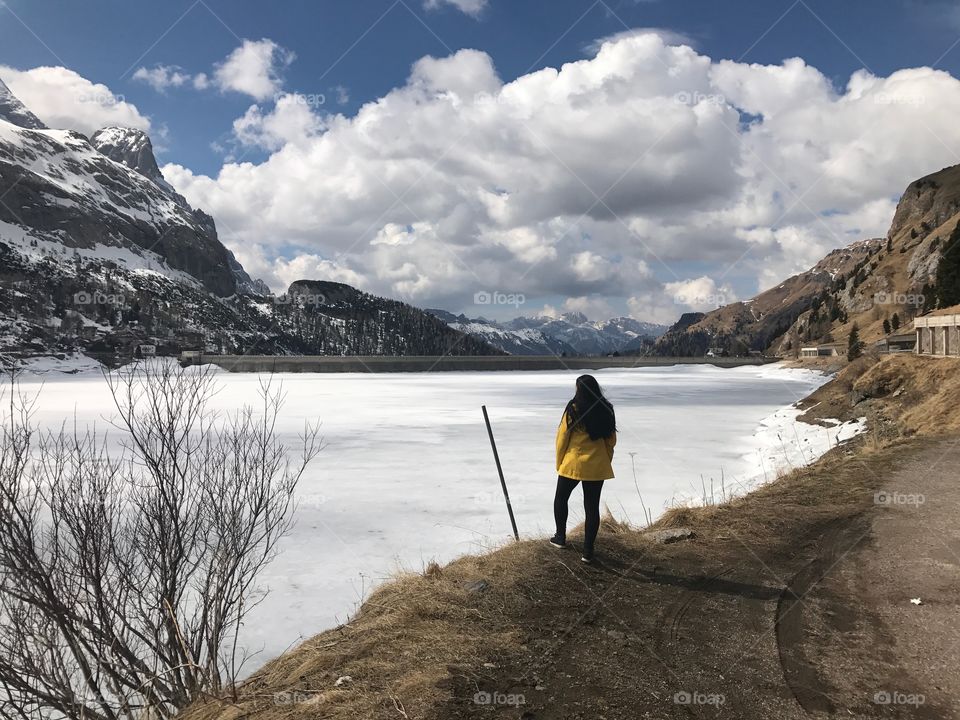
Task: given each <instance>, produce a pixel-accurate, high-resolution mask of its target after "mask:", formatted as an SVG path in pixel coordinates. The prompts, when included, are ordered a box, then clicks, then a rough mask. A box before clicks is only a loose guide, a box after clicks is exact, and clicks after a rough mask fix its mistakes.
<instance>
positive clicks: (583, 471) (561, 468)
mask: <svg viewBox="0 0 960 720" xmlns="http://www.w3.org/2000/svg"><path fill="white" fill-rule="evenodd" d="M616 444H617V433H616V432H614V433H613V434H612V435H611V436H610V437H608V438H600V439H599V440H591V439H590V435H589V434H588V433H587V432H586V431H585V430H584V429H583V428H578V427H573V428H571V427H570V426H569V424H568V422H567V413H566V412H564V413H563V417H562V418H561V419H560V427H558V428H557V474H558V475H562V476H563V477H568V478H570V479H571V480H609V479H610V478H612V477H613V465H612V462H613V446H614V445H616Z"/></svg>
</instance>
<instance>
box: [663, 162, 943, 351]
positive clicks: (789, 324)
mask: <svg viewBox="0 0 960 720" xmlns="http://www.w3.org/2000/svg"><path fill="white" fill-rule="evenodd" d="M958 222H960V165H958V166H954V167H949V168H945V169H943V170H940V171H939V172H936V173H933V174H931V175H928V176H926V177H923V178H921V179H919V180H916V181H914V182H912V183H911V184H910V185H909V186H908V187H907V189H906V191H905V192H904V193H903V196H902V197H901V198H900V202H899V203H898V204H897V210H896V213H895V214H894V217H893V221H892V223H891V226H890V230H889V232H888V234H887V237H886V238H885V239H871V240H861V241H858V242H856V243H853V244H852V245H850V246H849V247H846V248H843V249H840V250H834V251H833V252H831V253H830V254H829V255H827V256H826V257H825V258H824V259H823V260H821V261H820V262H818V263H817V264H816V265H815V266H814V267H813V268H811V269H810V270H808V271H806V272H804V273H800V274H799V275H795V276H793V277H791V278H789V279H788V280H786V281H784V282H783V283H782V284H781V285H779V286H777V287H776V288H772V289H770V290H767V291H765V292H763V293H760V294H759V295H757V296H756V297H755V298H753V299H752V300H748V301H745V302H738V303H733V304H731V305H727V306H725V307H722V308H719V309H717V310H714V311H712V312H710V313H707V314H706V315H705V316H703V317H702V319H700V320H699V321H698V322H695V323H692V324H687V325H686V326H684V327H680V326H675V327H674V328H671V330H670V331H669V332H668V333H667V334H666V335H664V336H663V337H662V338H661V339H660V341H659V342H658V344H657V347H656V352H657V354H694V355H702V354H705V353H706V351H707V349H708V348H711V347H713V348H720V349H722V350H724V351H726V352H729V353H730V354H735V355H739V354H744V353H745V352H747V351H748V350H761V351H765V352H767V353H769V354H776V355H782V356H784V357H791V356H796V355H797V353H798V351H799V348H800V347H801V346H803V345H807V344H816V343H820V342H831V341H840V342H842V341H845V340H846V338H847V337H848V336H849V334H850V330H851V329H852V327H853V325H854V324H856V325H857V327H858V328H859V330H860V337H861V340H863V341H865V342H868V343H869V342H872V341H874V340H878V339H880V338H881V337H883V336H884V328H883V323H884V320H888V321H892V320H893V316H894V315H895V314H896V315H897V317H898V319H899V321H900V326H901V327H908V326H909V323H910V322H911V321H912V320H913V318H914V317H916V316H917V315H918V314H921V313H922V312H924V311H925V309H929V307H930V306H931V301H932V298H928V297H926V295H929V292H926V293H925V288H926V286H928V285H930V284H932V283H933V281H934V279H935V276H936V269H937V263H938V262H939V259H940V248H942V247H943V245H944V244H945V243H946V241H947V239H948V238H949V237H950V235H951V233H953V232H954V230H955V229H956V228H957V225H958ZM925 306H926V308H925Z"/></svg>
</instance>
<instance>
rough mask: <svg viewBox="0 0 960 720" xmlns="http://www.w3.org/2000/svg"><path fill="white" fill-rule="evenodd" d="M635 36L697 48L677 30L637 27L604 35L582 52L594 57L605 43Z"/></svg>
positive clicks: (693, 42)
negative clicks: (656, 38)
mask: <svg viewBox="0 0 960 720" xmlns="http://www.w3.org/2000/svg"><path fill="white" fill-rule="evenodd" d="M637 35H656V36H657V37H659V38H660V39H661V40H662V41H663V42H664V44H666V45H688V46H690V47H692V48H695V47H696V46H697V43H696V41H695V40H694V39H693V38H691V37H690V36H689V35H687V34H686V33H682V32H679V31H677V30H670V29H669V28H658V27H638V28H631V29H630V30H621V31H620V32H617V33H613V34H612V35H606V36H604V37H601V38H597V39H596V40H594V41H593V42H590V43H588V44H587V45H586V46H585V47H584V50H586V51H587V52H588V53H590V54H591V55H596V54H597V53H598V52H600V48H602V47H603V46H604V45H605V44H607V43H618V42H620V41H621V40H624V39H626V38H630V37H636V36H637Z"/></svg>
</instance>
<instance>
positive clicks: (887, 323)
mask: <svg viewBox="0 0 960 720" xmlns="http://www.w3.org/2000/svg"><path fill="white" fill-rule="evenodd" d="M891 332H892V330H891V327H890V321H889V320H888V319H887V318H884V319H883V334H884V335H889V334H890V333H891Z"/></svg>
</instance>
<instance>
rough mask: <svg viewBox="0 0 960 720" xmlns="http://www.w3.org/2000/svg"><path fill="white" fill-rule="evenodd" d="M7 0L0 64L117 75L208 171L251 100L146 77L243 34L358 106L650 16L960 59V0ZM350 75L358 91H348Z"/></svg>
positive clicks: (502, 67) (536, 61) (703, 33)
mask: <svg viewBox="0 0 960 720" xmlns="http://www.w3.org/2000/svg"><path fill="white" fill-rule="evenodd" d="M5 4H6V5H7V6H8V8H9V10H8V11H7V13H6V17H4V12H3V11H2V10H0V64H4V65H11V66H13V67H18V68H21V69H23V68H30V67H36V66H39V65H51V64H63V65H65V66H66V67H69V68H72V69H73V70H76V71H77V72H78V73H80V74H81V75H83V76H84V77H86V78H88V79H90V80H92V81H95V82H101V83H104V84H106V85H108V86H109V87H110V88H111V89H112V90H113V91H114V92H116V93H118V94H122V95H123V96H124V97H125V98H127V99H128V100H130V101H131V102H133V103H134V104H136V106H137V107H138V108H140V109H141V110H142V111H143V112H144V113H145V114H147V115H149V116H151V117H152V118H154V119H155V121H156V122H157V124H160V125H165V126H167V128H168V129H169V137H168V139H167V140H166V142H165V143H164V145H165V151H166V152H165V156H164V158H163V159H164V160H167V161H175V162H180V163H184V164H187V165H190V166H191V167H193V168H195V169H197V170H199V171H203V172H215V171H216V169H217V168H218V167H219V164H220V162H221V160H222V157H221V156H220V155H218V154H217V153H216V152H213V151H212V150H211V148H210V144H211V143H212V142H214V141H216V140H217V139H218V138H220V137H221V136H223V135H224V134H226V133H229V130H230V124H231V123H232V121H233V119H234V118H235V117H236V116H237V115H239V114H241V113H242V112H243V111H244V110H245V109H246V107H247V106H248V105H249V98H245V97H242V96H239V95H229V94H227V95H216V94H213V95H198V94H196V93H190V92H188V91H186V90H184V91H181V92H170V93H168V94H167V95H157V93H154V92H151V90H150V89H149V88H148V87H145V86H144V85H143V84H142V83H138V82H136V81H134V80H132V79H131V76H132V74H133V71H134V70H135V69H136V68H139V67H142V66H147V67H150V66H153V65H156V64H163V65H177V66H180V67H182V68H184V69H185V70H187V71H192V72H201V71H207V70H209V68H210V67H211V66H212V65H213V64H214V63H216V62H218V61H220V60H222V59H223V58H224V57H225V56H226V55H227V54H228V53H229V52H230V51H231V50H232V49H233V48H234V47H236V45H237V43H238V39H240V38H250V39H260V38H263V37H268V38H271V39H273V40H275V41H276V42H278V43H279V44H280V45H282V46H283V47H285V48H288V49H290V50H292V51H294V52H295V53H296V55H297V59H296V61H295V62H293V63H292V64H291V65H290V67H289V68H288V69H287V71H286V73H285V74H286V78H287V87H288V88H289V89H291V90H294V91H297V92H300V93H304V94H308V95H324V96H325V100H326V101H327V103H328V105H329V106H330V107H331V108H333V109H335V110H336V111H338V112H345V113H348V114H352V113H353V112H355V111H356V109H357V108H358V107H359V106H360V105H361V104H362V103H364V102H366V101H369V100H373V99H376V98H378V97H381V96H382V95H384V94H385V93H386V92H388V91H389V90H390V89H391V88H394V87H396V86H398V85H401V84H402V83H403V81H404V80H405V79H406V77H407V75H408V74H409V71H410V66H411V65H412V64H413V63H414V62H415V61H416V60H417V59H419V58H420V57H422V56H423V55H436V56H439V55H447V54H449V52H450V51H451V50H458V49H461V48H478V49H481V50H484V51H485V52H487V53H489V54H490V55H491V56H492V57H493V60H494V62H495V64H496V67H497V70H498V71H499V73H500V75H501V76H502V77H503V78H504V79H513V78H516V77H518V76H520V75H523V74H525V73H527V72H529V71H530V70H532V69H539V68H541V67H544V66H554V67H557V66H559V65H561V64H563V63H565V62H569V61H571V60H576V59H579V58H582V57H584V55H585V47H587V46H589V45H590V43H591V42H593V41H595V40H597V39H598V38H602V37H605V36H609V35H612V34H614V33H619V32H622V31H624V30H627V29H629V28H636V27H652V28H661V29H666V30H671V31H675V32H676V33H678V34H680V35H683V36H685V37H687V38H689V39H690V40H692V41H693V42H695V43H696V46H697V48H698V49H699V50H701V51H703V52H704V53H706V54H708V55H710V56H711V57H714V58H731V59H737V60H743V61H745V62H757V63H778V62H780V61H781V60H783V59H784V58H787V57H792V56H799V57H803V58H804V59H805V60H806V61H807V62H808V63H809V64H811V65H813V66H815V67H817V68H818V69H820V70H821V71H822V72H823V73H824V74H826V75H827V76H829V77H831V78H833V79H834V80H835V82H836V83H838V84H841V85H842V84H843V83H845V82H846V80H847V79H848V78H849V76H850V74H851V73H852V72H854V71H855V70H857V69H859V68H861V67H863V66H864V65H866V66H867V67H869V68H870V69H871V70H873V72H875V73H877V74H881V75H887V74H889V73H890V72H892V71H894V70H896V69H898V68H902V67H914V66H918V65H931V64H933V63H934V62H936V61H937V60H938V59H939V61H940V63H939V67H942V68H944V69H946V70H948V71H950V72H951V73H952V74H954V75H957V74H958V72H957V71H958V70H960V47H955V48H953V50H952V51H950V52H947V51H948V49H949V48H950V47H951V45H953V43H955V42H956V41H957V40H958V39H960V12H957V13H956V14H955V15H954V14H952V13H953V12H955V11H952V10H951V7H955V6H956V3H950V2H920V1H910V0H880V1H879V2H878V1H877V0H843V1H842V2H837V1H836V0H805V2H804V3H803V4H798V3H796V2H795V1H794V0H782V1H778V2H770V1H767V0H764V1H758V0H752V1H748V0H723V2H716V1H715V0H672V1H671V2H666V1H658V0H653V1H651V0H603V1H600V2H593V1H592V0H492V2H490V3H489V4H488V5H487V7H486V8H485V9H484V10H483V11H482V12H481V13H480V15H479V16H478V17H473V16H471V15H468V14H466V13H463V12H460V11H459V10H457V9H456V8H455V7H453V6H445V7H440V8H436V9H433V10H428V9H425V8H424V7H423V5H422V4H421V3H419V2H418V1H417V0H404V2H396V1H395V0H362V1H359V2H358V1H356V0H312V1H311V0H301V1H298V2H294V1H290V0H279V1H278V2H274V3H264V2H262V0H203V2H200V3H197V2H195V0H165V1H164V2H151V1H147V0H112V1H105V0H84V2H57V1H55V0H6V2H5ZM11 10H12V11H13V12H14V13H16V15H17V16H18V17H19V19H20V20H22V21H23V24H21V23H20V22H19V20H17V19H16V18H14V17H13V16H12V13H10V12H9V11H11ZM818 17H819V19H818ZM778 20H779V22H778ZM821 20H822V21H823V23H825V24H826V25H827V26H829V27H825V26H824V24H822V23H821ZM24 24H25V25H27V26H29V29H27V28H25V27H24ZM834 33H835V34H836V37H835V36H834ZM351 48H352V49H351ZM944 52H947V54H946V55H945V56H943V57H941V55H942V54H943V53H944ZM338 87H341V88H344V89H345V90H346V93H347V94H348V95H349V101H347V102H346V103H344V104H341V103H339V102H338V98H337V95H338V92H337V88H338Z"/></svg>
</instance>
